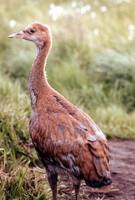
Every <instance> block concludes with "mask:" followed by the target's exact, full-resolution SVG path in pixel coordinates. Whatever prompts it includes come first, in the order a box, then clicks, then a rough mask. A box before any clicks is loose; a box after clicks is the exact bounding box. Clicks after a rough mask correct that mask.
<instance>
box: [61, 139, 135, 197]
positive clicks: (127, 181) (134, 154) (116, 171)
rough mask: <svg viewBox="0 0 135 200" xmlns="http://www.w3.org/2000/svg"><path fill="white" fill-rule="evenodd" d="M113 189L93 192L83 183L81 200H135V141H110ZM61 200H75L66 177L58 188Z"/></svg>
mask: <svg viewBox="0 0 135 200" xmlns="http://www.w3.org/2000/svg"><path fill="white" fill-rule="evenodd" d="M110 151H111V160H110V167H111V172H112V179H113V185H112V188H106V189H100V191H99V190H98V191H97V190H93V189H90V188H89V187H87V186H86V185H85V183H83V182H82V184H81V189H80V199H82V200H83V199H84V200H88V199H90V200H135V141H121V140H112V141H110ZM58 199H59V200H73V199H75V198H74V192H73V188H72V184H71V183H70V182H69V179H68V178H67V177H64V178H63V179H62V180H61V181H60V182H59V186H58Z"/></svg>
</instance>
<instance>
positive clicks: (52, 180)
mask: <svg viewBox="0 0 135 200" xmlns="http://www.w3.org/2000/svg"><path fill="white" fill-rule="evenodd" d="M47 175H48V182H49V185H50V187H51V190H52V200H57V181H58V175H57V174H51V173H47Z"/></svg>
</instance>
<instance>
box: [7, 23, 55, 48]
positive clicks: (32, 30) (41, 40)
mask: <svg viewBox="0 0 135 200" xmlns="http://www.w3.org/2000/svg"><path fill="white" fill-rule="evenodd" d="M8 37H9V38H17V39H24V40H28V41H32V42H34V43H35V44H36V46H37V47H42V46H45V45H46V44H48V43H51V31H50V28H49V27H48V26H47V25H42V24H40V23H32V24H30V25H28V26H27V27H25V28H24V29H23V30H21V31H19V32H16V33H13V34H10V35H9V36H8Z"/></svg>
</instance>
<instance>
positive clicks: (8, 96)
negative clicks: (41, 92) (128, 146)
mask: <svg viewBox="0 0 135 200" xmlns="http://www.w3.org/2000/svg"><path fill="white" fill-rule="evenodd" d="M134 8H135V1H134V0H109V1H107V0H84V1H67V0H65V1H64V0H54V1H52V0H50V1H49V0H48V1H44V0H29V1H28V0H23V1H22V0H20V1H18V0H1V1H0V19H1V29H0V199H6V200H11V199H17V200H18V199H21V200H23V199H24V200H27V199H30V200H42V199H47V198H49V195H50V192H49V189H48V185H47V184H43V182H42V180H41V178H42V176H43V175H42V173H41V172H40V171H39V170H37V168H36V167H35V165H36V163H37V158H36V154H35V152H33V150H32V152H31V150H29V149H28V148H27V147H26V144H27V143H28V141H29V135H28V119H29V115H30V103H29V98H28V94H27V93H28V92H27V82H28V76H29V72H30V69H31V63H32V61H33V59H34V56H35V47H34V46H33V44H30V43H28V42H25V41H17V40H9V39H8V38H7V36H8V34H9V33H12V32H15V31H16V30H20V29H22V28H23V27H25V26H26V25H27V24H29V23H31V22H33V21H40V22H42V23H47V24H49V25H50V26H51V29H52V32H53V49H52V52H51V55H50V57H49V60H48V64H47V74H48V80H49V82H50V84H51V85H52V86H53V87H54V88H55V89H57V90H58V91H60V93H62V94H63V95H65V96H66V97H67V98H68V99H70V100H71V101H72V102H73V103H74V104H76V105H77V106H78V107H80V108H81V109H83V110H84V111H85V112H87V113H88V114H90V115H91V116H92V117H93V118H94V120H95V121H96V122H97V123H98V124H99V126H100V127H101V128H102V129H103V131H104V132H105V133H106V134H107V135H108V137H120V138H135V24H134V19H135V11H134ZM28 175H29V176H28ZM44 191H45V194H44V193H43V192H44Z"/></svg>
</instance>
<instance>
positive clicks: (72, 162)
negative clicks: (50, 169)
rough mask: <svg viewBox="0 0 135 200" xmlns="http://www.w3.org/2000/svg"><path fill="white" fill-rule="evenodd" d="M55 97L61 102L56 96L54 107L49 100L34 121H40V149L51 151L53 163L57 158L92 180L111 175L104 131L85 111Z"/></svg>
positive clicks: (37, 128) (37, 138)
mask: <svg viewBox="0 0 135 200" xmlns="http://www.w3.org/2000/svg"><path fill="white" fill-rule="evenodd" d="M55 98H56V100H57V102H56V103H55V101H54V99H53V103H52V104H51V106H50V103H49V107H48V109H47V111H46V114H43V116H41V117H40V118H38V123H36V120H34V123H35V124H38V125H37V126H32V127H33V141H34V142H35V143H36V144H35V146H36V149H37V150H38V151H39V152H41V153H42V154H44V155H47V154H48V155H49V156H50V157H51V159H50V158H49V159H50V160H52V162H53V161H54V158H55V165H56V163H60V165H61V166H65V167H67V168H72V170H73V171H74V174H81V172H82V173H83V176H85V177H86V178H88V179H90V178H93V179H94V178H95V177H98V178H99V177H105V176H107V173H108V172H109V167H108V145H107V141H106V138H105V136H104V134H103V133H102V131H101V130H100V129H99V128H98V126H97V125H96V124H95V123H94V122H93V120H92V119H91V118H90V117H89V116H87V115H86V114H85V113H83V112H82V111H80V110H79V109H78V108H76V107H75V106H73V105H72V104H70V103H67V102H66V101H65V100H63V99H61V98H59V97H55ZM34 132H35V134H34ZM37 132H38V133H37ZM44 152H45V153H44ZM80 169H81V172H80ZM95 179H96V178H95Z"/></svg>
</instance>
